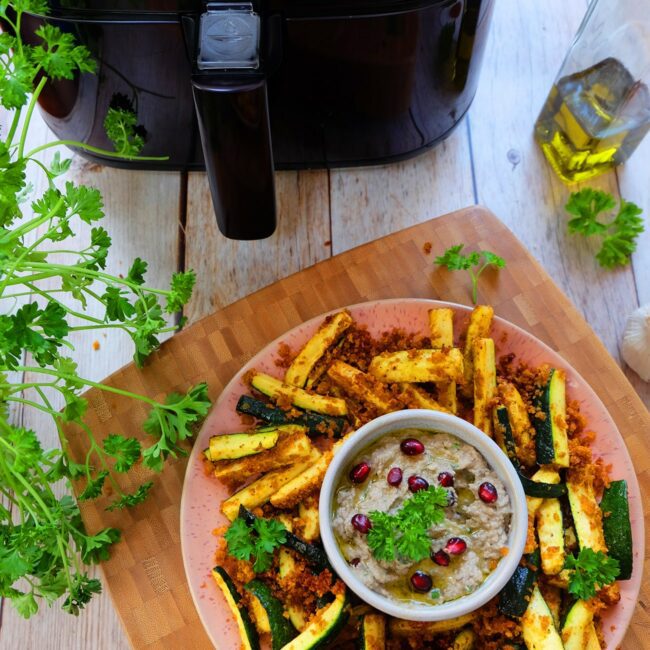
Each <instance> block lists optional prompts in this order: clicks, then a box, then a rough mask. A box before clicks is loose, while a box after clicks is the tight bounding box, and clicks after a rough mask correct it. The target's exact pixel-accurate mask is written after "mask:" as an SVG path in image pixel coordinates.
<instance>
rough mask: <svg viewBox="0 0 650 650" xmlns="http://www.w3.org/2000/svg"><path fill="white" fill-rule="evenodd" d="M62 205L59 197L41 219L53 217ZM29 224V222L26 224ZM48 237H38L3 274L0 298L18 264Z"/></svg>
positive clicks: (45, 235) (46, 235)
mask: <svg viewBox="0 0 650 650" xmlns="http://www.w3.org/2000/svg"><path fill="white" fill-rule="evenodd" d="M62 205H63V197H61V198H60V199H59V200H58V201H57V202H56V204H55V205H54V207H53V208H52V210H50V212H48V214H47V215H45V216H44V217H42V219H45V218H46V217H47V218H51V217H52V216H54V215H55V214H56V212H57V210H58V209H59V208H60V207H61V206H62ZM32 221H39V219H32ZM28 223H31V222H28ZM48 236H49V233H45V234H44V235H43V236H42V237H39V238H38V239H37V240H36V242H34V244H32V245H31V246H30V247H29V248H26V249H25V250H24V251H23V252H22V253H21V254H20V255H19V256H18V257H17V258H16V260H15V261H14V263H13V264H12V265H11V267H10V268H9V270H8V271H6V272H5V278H4V280H3V281H2V284H0V296H1V295H2V294H3V293H4V290H5V288H6V287H7V285H8V284H13V282H10V280H11V278H12V277H13V276H14V273H15V272H16V269H17V268H18V266H19V265H20V263H21V262H22V261H23V260H24V259H25V257H27V256H28V255H29V253H31V252H32V251H33V250H34V249H35V248H36V247H37V246H38V245H39V244H40V243H42V242H43V241H45V240H46V239H47V238H48Z"/></svg>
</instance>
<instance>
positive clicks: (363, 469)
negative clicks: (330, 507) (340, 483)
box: [350, 463, 370, 483]
mask: <svg viewBox="0 0 650 650" xmlns="http://www.w3.org/2000/svg"><path fill="white" fill-rule="evenodd" d="M368 474H370V465H368V463H359V464H358V465H355V466H354V467H353V468H352V469H351V470H350V480H351V481H352V482H353V483H363V482H364V481H365V480H366V479H367V478H368Z"/></svg>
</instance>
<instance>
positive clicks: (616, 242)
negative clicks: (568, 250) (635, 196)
mask: <svg viewBox="0 0 650 650" xmlns="http://www.w3.org/2000/svg"><path fill="white" fill-rule="evenodd" d="M564 207H565V210H566V211H567V212H568V213H569V214H572V215H574V216H573V218H572V219H570V220H569V222H568V228H569V232H570V233H571V234H580V235H584V236H585V237H590V236H592V235H600V236H601V237H602V241H601V248H600V250H599V251H598V252H597V253H596V260H597V261H598V263H599V264H600V266H602V267H603V268H606V269H611V268H614V267H617V266H625V265H626V264H628V263H629V262H630V258H631V256H632V253H634V251H635V250H636V246H637V238H638V236H639V235H640V234H641V233H642V232H643V231H644V230H645V226H644V220H643V218H642V217H641V216H640V215H641V214H642V212H643V210H641V208H639V206H637V205H635V204H634V203H631V202H630V201H626V200H625V199H621V203H620V205H619V208H618V212H617V214H616V216H615V217H614V219H609V220H608V221H601V220H599V215H600V214H601V213H603V212H605V211H611V210H613V209H614V208H615V207H616V200H615V199H614V197H613V196H612V195H611V194H609V193H608V192H603V191H602V190H595V189H592V188H589V187H588V188H585V189H582V190H580V191H579V192H573V193H572V194H571V195H570V196H569V200H568V201H567V204H566V205H565V206H564Z"/></svg>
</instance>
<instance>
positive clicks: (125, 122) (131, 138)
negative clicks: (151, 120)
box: [104, 107, 145, 158]
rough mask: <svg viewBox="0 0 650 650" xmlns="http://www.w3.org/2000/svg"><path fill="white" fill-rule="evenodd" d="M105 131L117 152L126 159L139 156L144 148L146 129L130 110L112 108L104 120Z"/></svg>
mask: <svg viewBox="0 0 650 650" xmlns="http://www.w3.org/2000/svg"><path fill="white" fill-rule="evenodd" d="M104 130H105V131H106V135H107V136H108V138H109V140H110V141H111V142H112V143H113V146H114V147H115V151H116V152H117V153H119V154H120V155H121V156H124V157H125V158H131V157H134V156H137V155H138V154H139V153H140V152H141V151H142V149H143V147H144V144H145V132H144V129H143V128H142V126H140V125H139V124H138V118H137V116H136V114H135V113H134V112H133V110H132V109H130V108H115V107H110V108H109V109H108V112H107V113H106V117H105V118H104Z"/></svg>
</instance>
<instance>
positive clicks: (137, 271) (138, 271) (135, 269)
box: [126, 257, 147, 285]
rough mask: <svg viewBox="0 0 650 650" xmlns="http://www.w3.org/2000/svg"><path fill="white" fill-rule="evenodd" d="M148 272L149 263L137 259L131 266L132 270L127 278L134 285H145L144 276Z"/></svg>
mask: <svg viewBox="0 0 650 650" xmlns="http://www.w3.org/2000/svg"><path fill="white" fill-rule="evenodd" d="M146 272H147V263H146V262H145V261H143V260H141V259H140V258H139V257H136V258H135V259H134V260H133V264H131V268H130V269H129V272H128V274H127V276H126V279H127V280H128V281H129V282H133V283H134V284H138V285H140V284H144V274H145V273H146Z"/></svg>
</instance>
